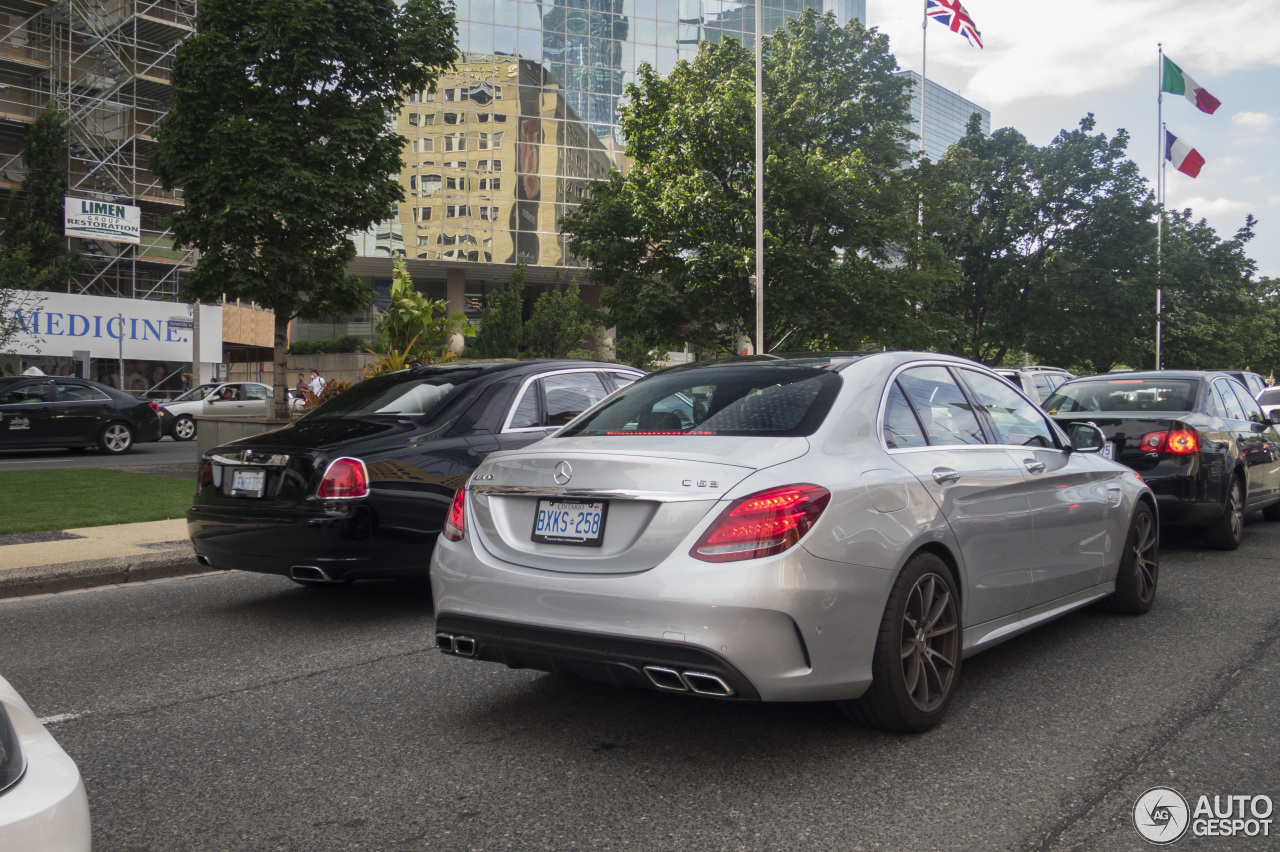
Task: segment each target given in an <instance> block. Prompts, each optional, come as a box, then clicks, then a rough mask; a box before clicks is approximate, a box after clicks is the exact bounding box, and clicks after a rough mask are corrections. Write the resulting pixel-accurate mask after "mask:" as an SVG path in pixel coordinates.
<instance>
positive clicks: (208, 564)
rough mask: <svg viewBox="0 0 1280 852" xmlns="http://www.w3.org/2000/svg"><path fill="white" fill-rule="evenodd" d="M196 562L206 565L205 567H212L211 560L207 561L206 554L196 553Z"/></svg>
mask: <svg viewBox="0 0 1280 852" xmlns="http://www.w3.org/2000/svg"><path fill="white" fill-rule="evenodd" d="M196 562H199V563H200V564H201V565H203V566H204V567H206V568H212V567H213V564H212V563H211V562H209V557H207V556H199V555H197V556H196Z"/></svg>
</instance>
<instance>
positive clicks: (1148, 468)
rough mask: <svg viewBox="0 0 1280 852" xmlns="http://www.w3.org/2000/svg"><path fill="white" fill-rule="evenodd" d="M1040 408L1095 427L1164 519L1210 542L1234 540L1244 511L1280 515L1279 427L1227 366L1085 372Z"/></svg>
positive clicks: (1231, 543) (1063, 421) (1232, 544)
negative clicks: (1142, 484) (1145, 489)
mask: <svg viewBox="0 0 1280 852" xmlns="http://www.w3.org/2000/svg"><path fill="white" fill-rule="evenodd" d="M1044 408H1045V411H1046V412H1048V413H1049V415H1050V416H1051V417H1053V418H1054V419H1055V420H1057V421H1058V423H1059V425H1061V426H1063V427H1064V428H1067V427H1069V426H1070V425H1071V424H1072V423H1079V422H1088V423H1093V424H1094V425H1096V426H1098V427H1100V428H1101V429H1102V431H1103V433H1104V434H1105V435H1106V438H1107V444H1106V446H1105V447H1104V449H1103V455H1104V456H1106V457H1108V458H1114V459H1115V460H1116V461H1118V462H1120V463H1121V464H1124V465H1128V466H1129V467H1131V468H1133V469H1134V470H1136V471H1137V472H1138V473H1139V474H1140V475H1141V476H1142V479H1143V481H1144V482H1146V483H1147V484H1148V485H1149V486H1151V490H1152V491H1153V492H1154V493H1155V495H1156V503H1157V506H1158V507H1159V510H1160V520H1161V522H1162V523H1184V524H1190V525H1195V526H1200V527H1203V528H1204V531H1205V539H1206V541H1207V542H1208V543H1209V545H1210V546H1212V547H1216V548H1219V549H1222V550H1235V549H1236V548H1237V547H1239V546H1240V542H1241V540H1242V538H1243V536H1244V517H1245V515H1246V514H1248V513H1249V512H1255V511H1258V510H1259V509H1260V510H1262V512H1263V516H1264V517H1265V518H1266V519H1267V520H1269V521H1280V432H1277V430H1276V426H1275V423H1274V422H1273V421H1272V420H1271V418H1269V417H1267V416H1266V415H1264V414H1263V412H1262V409H1261V408H1260V407H1259V406H1258V403H1257V402H1255V401H1254V399H1253V395H1252V394H1250V393H1249V391H1248V390H1246V389H1245V387H1244V385H1242V384H1240V382H1239V381H1237V380H1236V379H1235V378H1233V377H1231V376H1229V375H1227V374H1225V373H1220V372H1208V371H1193V370H1162V371H1160V372H1145V373H1136V372H1135V373H1110V374H1107V375H1103V376H1088V377H1085V378H1079V379H1075V380H1073V381H1070V382H1067V383H1066V384H1064V385H1062V386H1061V387H1060V388H1058V389H1057V390H1056V391H1055V392H1054V394H1053V395H1052V396H1050V397H1049V398H1048V399H1047V400H1045V402H1044Z"/></svg>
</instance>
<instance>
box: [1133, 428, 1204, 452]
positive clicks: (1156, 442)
mask: <svg viewBox="0 0 1280 852" xmlns="http://www.w3.org/2000/svg"><path fill="white" fill-rule="evenodd" d="M1138 449H1140V450H1141V451H1142V452H1144V453H1168V454H1169V455H1171V456H1189V455H1191V454H1193V453H1198V452H1200V433H1199V432H1197V431H1195V430H1194V429H1170V430H1168V431H1166V432H1148V433H1147V434H1145V435H1143V436H1142V440H1141V441H1140V442H1139V444H1138Z"/></svg>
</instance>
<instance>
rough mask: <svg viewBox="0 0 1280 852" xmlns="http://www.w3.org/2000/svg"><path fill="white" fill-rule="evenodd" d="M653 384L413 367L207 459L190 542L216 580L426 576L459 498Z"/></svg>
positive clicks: (489, 365)
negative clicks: (497, 455) (527, 452)
mask: <svg viewBox="0 0 1280 852" xmlns="http://www.w3.org/2000/svg"><path fill="white" fill-rule="evenodd" d="M643 375H644V374H643V373H642V372H640V371H639V370H635V369H633V368H631V367H625V366H620V365H618V364H605V363H598V362H592V361H520V362H479V363H470V364H446V365H441V366H430V367H416V368H413V369H410V370H403V371H400V372H398V373H391V374H389V375H385V376H379V377H376V378H372V379H366V380H365V381H363V382H360V383H359V384H357V385H355V386H353V387H352V388H351V389H349V390H347V391H344V392H343V393H341V394H339V395H338V396H336V397H334V398H333V399H332V400H330V401H328V402H326V403H325V404H324V405H322V406H320V407H319V408H317V409H315V410H314V411H311V412H310V413H308V414H307V415H305V416H304V417H302V418H300V419H299V420H297V421H295V422H294V423H292V424H291V425H289V426H286V427H285V428H283V429H278V430H276V431H274V432H267V433H265V434H262V435H257V436H254V437H251V438H242V439H240V440H238V441H233V442H231V443H229V444H225V445H223V446H220V447H216V448H214V449H213V450H211V451H209V452H208V453H206V454H205V455H204V457H203V459H202V460H201V461H202V466H201V472H200V484H199V490H198V491H197V493H196V500H195V504H194V505H192V506H191V508H190V509H189V510H188V511H187V529H188V532H189V533H190V535H191V540H192V542H193V544H194V545H195V551H196V557H197V559H199V560H200V562H201V563H203V564H204V565H207V566H210V567H213V568H219V569H228V570H229V569H241V570H246V571H259V572H264V573H270V574H281V575H284V576H287V577H290V578H292V579H293V580H295V581H297V582H299V583H302V584H304V585H324V584H333V583H343V582H349V581H351V580H354V579H363V578H375V577H376V578H391V577H404V576H420V577H425V576H427V567H428V563H429V562H430V559H431V549H432V547H434V545H435V540H436V537H437V536H438V535H439V533H440V530H441V529H442V528H443V526H444V521H445V516H446V514H447V512H448V510H449V507H450V505H451V503H452V501H453V495H454V491H455V490H456V489H457V488H458V486H459V485H462V484H463V483H464V482H466V480H467V477H469V476H470V475H471V473H472V471H474V470H475V469H476V467H477V466H478V465H479V464H480V462H481V460H483V459H484V457H485V456H486V455H488V454H489V453H491V452H493V451H495V450H500V449H502V450H505V449H514V448H516V447H523V446H525V445H527V444H531V443H533V442H534V441H538V440H541V439H542V438H544V437H546V436H547V435H549V434H551V433H552V432H554V431H555V430H556V429H558V428H559V427H560V426H563V425H564V424H565V423H567V422H569V421H570V420H571V419H573V418H574V417H576V416H577V415H578V414H579V413H581V412H582V411H585V410H586V409H588V408H590V407H591V406H592V405H594V404H595V403H597V402H599V401H600V400H602V399H604V397H606V396H608V395H609V394H610V393H612V392H613V391H615V390H617V389H618V388H620V387H622V386H624V385H628V384H630V383H631V382H633V381H635V380H636V379H639V378H641V377H642V376H643Z"/></svg>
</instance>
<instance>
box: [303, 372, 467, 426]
mask: <svg viewBox="0 0 1280 852" xmlns="http://www.w3.org/2000/svg"><path fill="white" fill-rule="evenodd" d="M474 375H475V373H474V372H473V371H462V370H457V371H450V373H448V374H444V375H440V374H437V375H427V376H415V375H413V374H404V373H393V374H391V375H389V376H377V377H375V378H372V379H365V380H364V381H363V382H360V383H358V384H356V385H353V386H352V387H351V388H350V389H348V390H345V391H343V392H342V393H340V394H338V395H337V396H335V397H334V398H333V399H331V400H329V401H328V402H326V403H325V404H324V405H322V406H320V407H319V408H317V409H316V410H315V411H313V412H311V413H310V414H308V415H307V417H308V418H314V419H318V420H325V419H333V418H342V417H415V418H416V417H427V416H430V415H432V414H434V413H435V412H436V411H437V410H439V408H440V407H441V405H443V404H444V401H445V399H446V398H447V397H448V396H449V394H451V393H453V391H454V389H455V388H457V387H459V386H461V385H462V384H463V383H464V382H466V381H467V380H468V379H470V378H472V377H473V376H474Z"/></svg>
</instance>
